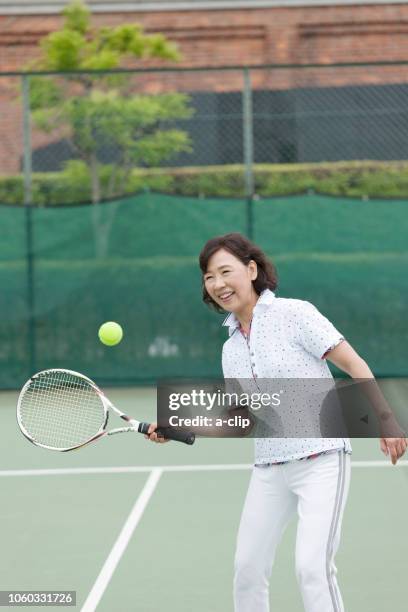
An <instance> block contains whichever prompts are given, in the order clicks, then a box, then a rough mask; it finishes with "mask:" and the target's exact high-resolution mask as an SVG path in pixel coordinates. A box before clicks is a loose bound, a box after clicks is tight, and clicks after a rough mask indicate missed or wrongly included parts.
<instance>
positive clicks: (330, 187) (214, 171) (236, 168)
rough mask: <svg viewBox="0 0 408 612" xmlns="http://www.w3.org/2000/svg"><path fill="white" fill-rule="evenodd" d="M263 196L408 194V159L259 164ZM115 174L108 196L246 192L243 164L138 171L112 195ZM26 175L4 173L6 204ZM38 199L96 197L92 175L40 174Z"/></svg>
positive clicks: (17, 195)
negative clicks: (303, 193) (91, 187)
mask: <svg viewBox="0 0 408 612" xmlns="http://www.w3.org/2000/svg"><path fill="white" fill-rule="evenodd" d="M254 179H255V193H256V195H257V196H258V197H271V196H279V195H290V194H296V193H302V192H305V191H314V192H316V193H325V194H330V195H337V196H348V197H358V198H361V197H362V198H402V199H404V198H408V162H405V161H401V162H375V161H354V162H332V163H316V164H291V165H272V164H270V165H266V164H262V165H261V164H257V165H255V166H254ZM108 180H109V175H108V173H107V172H106V170H105V171H104V174H103V175H102V176H101V182H102V187H103V188H102V192H103V194H104V195H105V199H112V198H113V199H117V198H118V197H120V196H123V195H126V194H131V193H136V192H138V191H142V190H151V191H158V192H163V193H169V194H177V195H186V196H198V197H237V198H239V197H245V180H244V168H243V166H242V165H231V166H205V167H188V168H187V167H186V168H156V169H149V170H134V171H133V174H132V175H131V177H130V178H129V179H128V181H127V184H126V186H125V188H124V191H123V193H120V194H113V195H111V196H110V197H106V194H107V191H106V186H107V184H108ZM23 194H24V187H23V177H22V176H21V175H20V176H3V177H0V203H2V204H12V205H21V204H22V203H23V200H24V197H23ZM32 201H33V203H34V204H36V205H40V206H46V205H55V204H75V203H82V202H89V201H91V192H90V181H89V177H87V176H79V177H78V179H75V180H73V178H72V176H68V175H67V174H65V173H64V172H55V173H51V172H50V173H34V174H33V176H32Z"/></svg>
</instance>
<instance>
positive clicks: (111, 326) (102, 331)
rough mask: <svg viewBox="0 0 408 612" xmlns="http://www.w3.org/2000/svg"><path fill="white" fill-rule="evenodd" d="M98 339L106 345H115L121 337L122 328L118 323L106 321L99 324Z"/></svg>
mask: <svg viewBox="0 0 408 612" xmlns="http://www.w3.org/2000/svg"><path fill="white" fill-rule="evenodd" d="M98 336H99V340H100V341H101V342H102V343H103V344H106V346H115V344H119V342H120V341H121V340H122V338H123V329H122V328H121V326H120V325H119V323H115V322H114V321H107V322H106V323H104V324H103V325H101V326H100V328H99V331H98Z"/></svg>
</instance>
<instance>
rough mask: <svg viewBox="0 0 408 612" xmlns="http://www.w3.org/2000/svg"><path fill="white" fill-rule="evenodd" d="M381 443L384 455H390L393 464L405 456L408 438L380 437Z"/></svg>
mask: <svg viewBox="0 0 408 612" xmlns="http://www.w3.org/2000/svg"><path fill="white" fill-rule="evenodd" d="M380 445H381V450H382V452H383V453H384V455H390V457H391V461H392V464H393V465H395V464H396V463H397V461H398V459H400V458H401V457H402V456H403V454H404V453H405V451H406V450H407V446H408V444H407V439H406V438H380Z"/></svg>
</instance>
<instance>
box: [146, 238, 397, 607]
mask: <svg viewBox="0 0 408 612" xmlns="http://www.w3.org/2000/svg"><path fill="white" fill-rule="evenodd" d="M199 263H200V269H201V273H202V297H203V301H204V303H205V304H207V305H208V306H210V307H211V308H213V309H215V310H216V311H218V312H226V313H228V314H227V317H226V319H225V320H224V323H223V325H224V326H225V327H227V328H228V332H229V338H228V339H227V340H226V342H225V343H224V346H223V351H222V369H223V375H224V378H225V379H226V380H227V379H228V380H229V381H230V382H233V381H234V379H235V381H237V382H238V383H240V381H241V382H242V380H243V379H250V380H251V384H254V385H255V386H256V387H258V388H259V386H260V384H261V381H260V380H259V379H286V378H288V379H299V380H300V381H301V382H305V379H331V378H332V375H331V372H330V370H329V367H328V365H327V361H326V360H330V361H332V362H333V363H335V364H336V365H337V366H338V367H339V368H340V369H342V370H344V371H345V372H346V373H347V374H349V375H350V376H351V377H352V378H356V379H364V378H368V379H372V378H373V374H372V372H371V370H370V368H369V367H368V365H367V364H366V363H365V361H364V360H363V359H362V358H361V357H360V356H359V355H358V354H357V353H356V351H355V350H354V349H353V348H352V347H351V346H350V344H349V343H348V342H347V341H346V340H345V339H344V336H343V335H342V334H341V333H340V332H339V331H338V330H337V329H336V328H335V327H334V325H333V324H332V323H331V322H330V321H329V320H328V319H327V318H326V317H325V316H323V314H321V313H320V312H319V311H318V310H317V308H315V306H314V305H313V304H311V303H309V302H306V301H304V300H299V299H291V298H278V297H276V296H275V293H274V290H275V289H276V287H277V274H276V270H275V268H274V266H273V264H272V262H271V261H269V260H268V259H267V257H266V255H265V253H263V251H262V250H261V249H260V248H259V247H258V246H257V245H255V244H253V243H252V242H250V241H249V240H248V239H247V238H246V237H245V236H243V235H241V234H238V233H231V234H226V235H224V236H218V237H216V238H212V239H211V240H209V241H208V242H207V243H206V244H205V245H204V247H203V249H202V251H201V253H200V256H199ZM231 379H232V381H231ZM155 426H156V424H153V425H151V429H149V432H148V433H149V437H150V439H151V440H153V441H155V442H156V441H157V442H158V441H161V440H159V439H158V437H157V434H156V432H155ZM301 435H303V436H305V435H306V433H305V430H302V431H301ZM340 435H341V434H340ZM406 448H407V444H406V440H405V438H403V437H402V436H401V437H400V438H386V439H385V438H381V449H382V451H383V452H384V453H385V454H388V453H389V454H390V455H391V459H392V462H393V463H396V461H397V460H398V458H399V457H401V456H402V455H403V454H404V452H405V450H406ZM351 450H352V449H351V444H350V440H349V439H348V438H338V437H335V438H328V437H325V438H322V437H314V438H311V437H300V436H299V437H296V438H288V437H281V438H278V437H273V438H272V437H264V438H255V462H254V463H255V465H254V469H253V472H252V476H251V481H250V484H249V488H248V492H247V496H246V500H245V505H244V509H243V512H242V517H241V522H240V527H239V532H238V538H237V548H236V555H235V568H234V570H235V571H234V610H235V612H252V611H254V610H256V612H268V610H269V592H268V590H269V589H268V586H269V578H270V575H271V571H272V566H273V561H274V557H275V552H276V549H277V546H278V543H279V541H280V539H281V537H282V534H283V532H284V530H285V528H286V526H287V524H288V523H289V521H290V519H291V518H292V516H293V515H295V514H296V513H297V514H298V530H297V540H296V555H295V559H296V575H297V579H298V583H299V587H300V591H301V594H302V598H303V604H304V609H305V612H344V606H343V603H342V598H341V594H340V589H339V585H338V583H337V578H336V573H337V569H336V565H335V562H334V558H335V554H336V552H337V549H338V546H339V542H340V533H341V524H342V517H343V513H344V508H345V504H346V500H347V495H348V489H349V483H350V467H351V466H350V456H351Z"/></svg>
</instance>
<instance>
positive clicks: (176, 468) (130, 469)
mask: <svg viewBox="0 0 408 612" xmlns="http://www.w3.org/2000/svg"><path fill="white" fill-rule="evenodd" d="M252 466H253V464H251V463H223V464H216V463H214V464H211V463H210V464H207V465H146V466H134V465H124V466H119V467H90V468H85V467H82V468H55V469H34V470H0V477H1V476H4V477H6V476H75V475H82V474H138V473H142V474H145V473H148V472H152V471H153V470H160V472H212V471H231V470H250V469H251V468H252ZM351 467H353V468H373V467H380V468H386V467H388V468H390V467H408V461H407V460H404V461H398V463H397V465H392V463H391V461H390V460H385V461H384V460H383V461H352V462H351Z"/></svg>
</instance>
